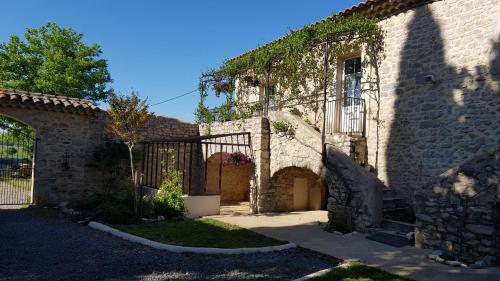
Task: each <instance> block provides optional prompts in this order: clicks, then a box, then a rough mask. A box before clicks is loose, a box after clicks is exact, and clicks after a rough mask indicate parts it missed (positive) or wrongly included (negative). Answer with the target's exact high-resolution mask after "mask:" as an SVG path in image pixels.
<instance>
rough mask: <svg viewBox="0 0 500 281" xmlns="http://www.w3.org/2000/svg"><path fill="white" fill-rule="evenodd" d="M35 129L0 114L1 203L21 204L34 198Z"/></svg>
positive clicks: (30, 201) (27, 202) (28, 202)
mask: <svg viewBox="0 0 500 281" xmlns="http://www.w3.org/2000/svg"><path fill="white" fill-rule="evenodd" d="M35 146H36V139H35V130H34V129H33V128H32V127H30V126H29V125H26V124H24V123H21V122H19V121H17V120H15V119H13V118H11V117H8V116H5V115H0V205H24V204H30V203H32V200H33V185H34V159H35Z"/></svg>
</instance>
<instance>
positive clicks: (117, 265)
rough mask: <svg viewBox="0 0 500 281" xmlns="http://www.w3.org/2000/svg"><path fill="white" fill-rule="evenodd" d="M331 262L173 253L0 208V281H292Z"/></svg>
mask: <svg viewBox="0 0 500 281" xmlns="http://www.w3.org/2000/svg"><path fill="white" fill-rule="evenodd" d="M334 263H335V260H333V259H329V258H326V257H325V256H321V255H319V254H316V253H313V252H309V251H307V250H304V249H292V250H286V251H281V252H274V253H263V254H248V255H197V254H176V253H171V252H167V251H159V250H154V249H151V248H147V247H145V246H141V245H138V244H134V243H131V242H127V241H124V240H121V239H119V238H116V237H112V236H110V235H107V234H104V233H101V232H98V231H95V230H93V229H90V228H89V227H87V226H82V225H79V224H76V223H73V222H70V221H68V220H65V219H62V218H59V215H57V214H54V213H53V212H52V211H49V210H46V209H24V210H2V209H0V280H72V281H77V280H78V281H79V280H292V279H294V278H298V277H301V276H304V275H306V274H309V273H312V272H315V271H318V270H321V269H325V268H329V267H332V266H333V265H334Z"/></svg>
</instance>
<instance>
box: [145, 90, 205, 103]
mask: <svg viewBox="0 0 500 281" xmlns="http://www.w3.org/2000/svg"><path fill="white" fill-rule="evenodd" d="M196 92H198V90H197V89H195V90H192V91H190V92H187V93H184V94H182V95H178V96H176V97H173V98H170V99H168V100H164V101H160V102H157V103H155V104H152V105H150V107H151V106H155V105H159V104H162V103H166V102H169V101H173V100H176V99H178V98H182V97H184V96H187V95H190V94H192V93H196Z"/></svg>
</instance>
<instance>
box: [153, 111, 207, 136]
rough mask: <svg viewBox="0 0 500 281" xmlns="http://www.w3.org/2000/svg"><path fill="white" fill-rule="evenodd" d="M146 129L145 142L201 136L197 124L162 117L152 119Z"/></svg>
mask: <svg viewBox="0 0 500 281" xmlns="http://www.w3.org/2000/svg"><path fill="white" fill-rule="evenodd" d="M144 127H145V128H144V133H143V134H144V140H145V141H156V140H160V141H161V140H164V139H167V138H182V137H192V136H199V135H200V132H199V130H198V125H197V124H192V123H188V122H184V121H180V120H178V119H175V118H171V117H166V116H160V115H156V116H154V117H153V118H151V119H150V121H149V122H148V123H147V124H146V125H145V126H144Z"/></svg>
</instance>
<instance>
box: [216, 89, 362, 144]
mask: <svg viewBox="0 0 500 281" xmlns="http://www.w3.org/2000/svg"><path fill="white" fill-rule="evenodd" d="M322 104H323V99H317V100H314V101H309V102H301V101H297V100H288V101H282V102H280V105H275V106H266V105H264V104H263V103H261V102H252V103H245V104H240V105H238V106H236V107H233V108H231V109H230V110H229V111H227V112H231V113H234V114H235V115H238V116H239V117H240V118H248V117H255V116H266V115H267V113H268V111H273V110H274V111H280V110H290V109H292V108H295V107H300V106H305V107H306V106H309V107H310V106H311V105H312V106H314V107H316V108H317V109H318V110H320V111H321V108H322ZM212 114H213V116H214V120H215V121H218V122H224V121H229V120H226V119H227V118H225V117H223V116H224V115H223V114H221V112H219V111H218V110H217V109H212ZM324 117H325V118H326V124H325V125H326V126H325V133H326V134H339V133H340V134H348V135H364V133H365V125H366V104H365V100H364V99H361V98H352V97H346V98H340V99H337V98H335V97H333V98H329V99H327V101H326V113H325V114H324Z"/></svg>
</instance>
